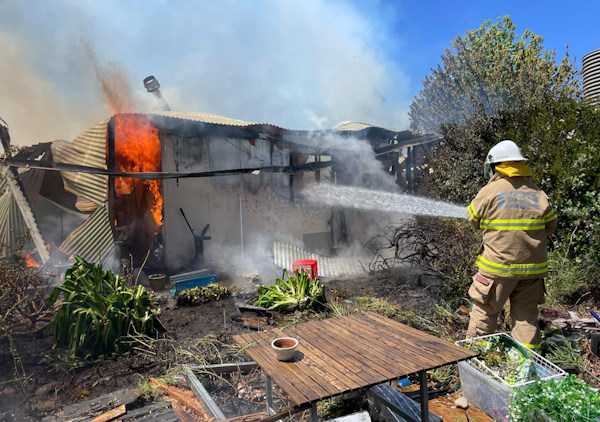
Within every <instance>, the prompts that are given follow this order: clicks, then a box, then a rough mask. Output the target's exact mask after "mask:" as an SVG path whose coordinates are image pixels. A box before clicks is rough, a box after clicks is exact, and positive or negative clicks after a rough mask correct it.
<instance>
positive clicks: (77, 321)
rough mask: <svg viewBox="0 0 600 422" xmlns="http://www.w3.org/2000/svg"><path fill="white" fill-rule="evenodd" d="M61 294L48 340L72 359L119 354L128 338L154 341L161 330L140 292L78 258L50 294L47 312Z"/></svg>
mask: <svg viewBox="0 0 600 422" xmlns="http://www.w3.org/2000/svg"><path fill="white" fill-rule="evenodd" d="M61 294H62V296H63V302H62V303H61V304H60V306H59V307H58V310H57V311H56V314H55V315H54V318H53V319H52V321H51V322H50V325H49V326H48V328H47V330H48V332H51V333H53V334H54V341H55V346H58V347H66V348H68V350H69V352H70V353H72V354H73V355H74V356H77V357H80V358H84V359H94V358H97V357H98V356H101V355H112V354H122V353H124V352H126V351H128V350H130V349H131V347H132V345H133V344H135V340H133V339H132V338H131V337H130V338H129V339H128V336H130V335H134V334H135V335H137V334H145V335H150V336H154V335H155V334H156V332H157V330H158V329H160V328H162V326H161V325H160V322H159V321H158V315H159V314H160V309H159V308H154V307H153V305H152V303H151V300H150V296H149V294H148V291H147V290H146V289H145V288H144V287H143V286H139V285H138V286H134V287H132V288H129V287H128V286H127V283H126V282H125V279H123V278H122V277H119V276H115V275H114V274H113V273H112V271H110V270H107V271H103V270H102V265H100V264H98V265H94V264H93V263H89V262H86V261H85V260H84V259H82V258H80V257H76V258H75V264H73V266H72V267H70V268H69V269H68V270H67V271H66V273H65V282H64V283H63V284H62V285H61V286H59V287H57V288H55V289H54V290H53V292H52V293H51V294H50V297H49V298H48V306H53V305H54V304H55V303H56V301H57V300H58V298H59V296H60V295H61Z"/></svg>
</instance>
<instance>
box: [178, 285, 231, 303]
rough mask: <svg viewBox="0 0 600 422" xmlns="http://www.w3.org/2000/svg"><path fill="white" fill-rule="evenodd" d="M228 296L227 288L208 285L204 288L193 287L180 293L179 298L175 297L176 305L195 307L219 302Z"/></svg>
mask: <svg viewBox="0 0 600 422" xmlns="http://www.w3.org/2000/svg"><path fill="white" fill-rule="evenodd" d="M229 295H230V292H229V289H228V288H227V287H225V286H221V285H220V284H218V283H210V284H209V285H208V286H206V287H193V288H191V289H186V290H184V291H182V292H181V293H179V296H177V305H178V306H195V305H200V304H202V303H208V302H211V301H213V300H220V299H221V298H225V297H228V296H229Z"/></svg>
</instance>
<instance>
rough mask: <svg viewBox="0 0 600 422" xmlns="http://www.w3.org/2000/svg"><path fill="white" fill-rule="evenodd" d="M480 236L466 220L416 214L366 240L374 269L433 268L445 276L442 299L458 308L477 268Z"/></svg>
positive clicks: (429, 269)
mask: <svg viewBox="0 0 600 422" xmlns="http://www.w3.org/2000/svg"><path fill="white" fill-rule="evenodd" d="M479 242H480V237H479V236H478V234H476V233H475V232H474V231H473V230H471V227H470V225H469V224H468V223H466V222H465V221H463V220H456V219H451V218H438V217H417V218H416V219H414V220H406V221H404V222H403V224H402V225H400V226H392V227H389V228H388V232H387V233H386V234H385V235H379V236H376V237H374V238H373V239H371V240H370V241H369V242H368V243H367V249H368V250H370V251H371V253H372V254H373V255H372V259H371V263H370V265H369V269H370V270H371V271H380V270H389V269H391V268H394V267H395V266H412V267H416V268H419V269H421V270H423V271H432V272H435V273H437V274H439V275H441V276H442V277H443V278H444V283H443V285H442V291H441V296H442V299H443V300H444V301H445V302H446V303H447V304H448V305H449V306H451V307H457V306H458V305H459V304H460V302H461V300H462V298H463V297H465V295H466V290H467V287H468V285H469V284H470V279H471V276H472V275H473V274H474V272H475V269H474V267H473V263H474V261H475V256H476V251H477V247H478V245H479Z"/></svg>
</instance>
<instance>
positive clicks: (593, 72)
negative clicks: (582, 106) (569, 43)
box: [581, 48, 600, 104]
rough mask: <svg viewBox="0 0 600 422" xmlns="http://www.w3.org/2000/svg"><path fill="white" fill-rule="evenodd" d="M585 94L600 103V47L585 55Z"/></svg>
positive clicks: (583, 60) (582, 67)
mask: <svg viewBox="0 0 600 422" xmlns="http://www.w3.org/2000/svg"><path fill="white" fill-rule="evenodd" d="M581 73H582V74H583V95H584V97H585V98H589V99H591V100H592V101H593V102H594V103H595V104H600V48H599V49H597V50H595V51H592V52H591V53H589V54H586V55H585V56H583V59H582V60H581Z"/></svg>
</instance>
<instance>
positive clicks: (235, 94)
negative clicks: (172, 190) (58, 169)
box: [0, 0, 410, 144]
mask: <svg viewBox="0 0 600 422" xmlns="http://www.w3.org/2000/svg"><path fill="white" fill-rule="evenodd" d="M357 7H358V6H356V5H355V3H353V2H348V3H346V2H344V1H325V0H307V1H304V2H291V1H275V0H262V1H256V2H251V3H244V2H242V3H240V2H237V1H233V0H224V1H219V2H152V3H148V2H143V1H141V0H133V1H128V2H122V1H117V0H107V1H104V2H93V1H73V0H58V1H55V2H46V1H42V0H30V1H28V2H17V1H12V0H9V1H5V2H1V3H0V27H1V28H2V31H3V32H0V51H2V54H3V57H2V60H1V62H2V64H0V69H1V70H2V75H3V77H2V78H1V79H0V90H1V92H2V95H0V117H2V118H4V119H5V120H6V121H7V123H8V125H9V127H10V130H11V135H12V138H13V141H14V143H16V144H32V143H34V142H41V141H51V140H54V139H57V138H61V139H66V140H70V139H72V138H74V137H75V136H76V135H78V134H79V133H80V132H81V131H83V130H85V129H87V128H89V127H91V126H92V125H94V124H95V123H97V122H98V121H101V120H103V119H105V118H106V117H108V116H110V115H111V114H112V113H114V112H117V111H125V110H131V111H139V112H148V111H152V110H159V109H160V107H159V105H158V103H157V102H156V100H155V98H154V97H153V96H151V95H149V94H148V93H147V92H146V91H145V89H144V88H143V86H142V79H143V78H144V77H146V76H148V75H150V74H153V75H155V76H156V77H157V79H158V80H159V81H160V83H161V85H162V86H161V91H162V93H163V95H164V97H165V99H166V101H167V102H168V103H169V105H170V106H171V108H172V109H173V110H181V111H202V112H207V113H213V114H219V115H223V116H228V117H232V118H237V119H241V120H246V121H250V122H263V123H272V124H275V125H278V126H282V127H286V128H290V129H318V128H330V127H333V126H334V125H335V124H336V123H338V122H339V121H341V120H353V121H361V122H366V123H371V124H374V125H377V126H382V127H392V128H403V127H407V125H408V119H407V113H406V110H407V108H408V103H409V101H410V98H408V94H407V87H408V82H409V81H408V80H407V78H406V76H405V74H404V73H403V72H402V70H401V69H400V68H399V67H398V65H396V64H394V63H395V62H393V61H392V58H388V57H386V54H388V51H397V45H398V44H400V43H401V42H402V40H398V39H392V38H391V37H386V36H384V35H385V33H386V31H389V32H391V31H392V30H391V27H390V25H389V22H385V21H384V20H383V18H380V19H379V20H378V18H377V16H376V15H370V16H365V15H363V14H362V13H361V12H360V11H359V10H358V9H357ZM396 38H397V37H396ZM86 46H87V47H86ZM91 51H93V53H90V52H91ZM90 59H92V60H90ZM393 59H396V58H395V57H394V58H393Z"/></svg>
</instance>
